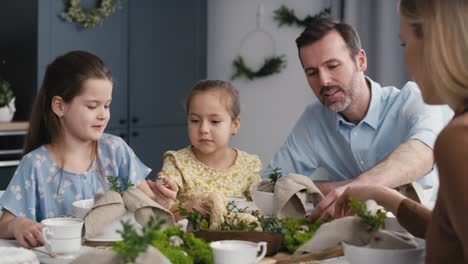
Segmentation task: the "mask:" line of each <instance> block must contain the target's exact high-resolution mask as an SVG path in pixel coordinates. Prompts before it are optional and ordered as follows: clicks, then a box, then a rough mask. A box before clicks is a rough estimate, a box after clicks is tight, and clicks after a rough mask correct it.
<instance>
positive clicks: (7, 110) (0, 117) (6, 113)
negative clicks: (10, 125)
mask: <svg viewBox="0 0 468 264" xmlns="http://www.w3.org/2000/svg"><path fill="white" fill-rule="evenodd" d="M15 111H16V108H15V97H13V98H12V99H11V100H10V102H9V103H8V104H7V105H5V106H4V107H1V108H0V122H10V121H11V120H12V119H13V115H14V114H15Z"/></svg>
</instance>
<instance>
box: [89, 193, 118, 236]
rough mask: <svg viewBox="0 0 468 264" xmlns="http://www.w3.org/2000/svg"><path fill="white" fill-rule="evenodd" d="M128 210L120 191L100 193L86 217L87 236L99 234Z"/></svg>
mask: <svg viewBox="0 0 468 264" xmlns="http://www.w3.org/2000/svg"><path fill="white" fill-rule="evenodd" d="M126 212H127V210H126V209H125V205H124V201H123V200H122V196H121V195H120V193H118V192H115V191H107V192H105V193H104V194H102V195H100V197H99V198H98V199H96V201H95V202H94V205H93V208H92V209H91V211H90V212H89V213H88V214H87V215H86V216H85V218H84V226H85V238H90V237H93V236H95V235H97V234H98V233H99V232H100V231H101V230H102V229H103V228H104V227H105V226H106V225H108V224H110V223H112V222H113V221H114V220H115V219H118V218H120V217H122V216H123V215H124V214H125V213H126Z"/></svg>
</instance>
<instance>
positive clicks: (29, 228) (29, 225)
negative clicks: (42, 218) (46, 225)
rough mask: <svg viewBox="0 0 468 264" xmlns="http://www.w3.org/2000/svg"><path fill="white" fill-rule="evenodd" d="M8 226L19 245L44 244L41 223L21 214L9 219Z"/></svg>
mask: <svg viewBox="0 0 468 264" xmlns="http://www.w3.org/2000/svg"><path fill="white" fill-rule="evenodd" d="M9 228H11V231H12V233H13V235H14V237H15V239H16V241H17V242H18V243H19V244H20V246H22V247H25V248H31V247H38V246H41V245H43V244H44V240H43V238H42V224H40V223H37V222H36V221H33V220H30V219H28V218H26V217H23V216H17V217H15V218H14V219H12V220H11V222H10V224H9Z"/></svg>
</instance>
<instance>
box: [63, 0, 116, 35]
mask: <svg viewBox="0 0 468 264" xmlns="http://www.w3.org/2000/svg"><path fill="white" fill-rule="evenodd" d="M64 3H65V11H64V12H62V13H61V17H62V18H63V19H64V20H65V21H68V22H71V23H77V24H79V25H81V26H82V27H83V28H88V29H89V28H94V27H96V26H97V25H102V23H103V22H104V19H106V18H107V17H109V16H110V15H111V14H113V13H114V12H115V11H116V10H117V7H118V5H119V0H100V3H99V6H98V7H96V8H92V9H90V10H85V9H83V7H82V6H81V4H80V0H64Z"/></svg>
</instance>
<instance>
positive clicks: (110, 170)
mask: <svg viewBox="0 0 468 264" xmlns="http://www.w3.org/2000/svg"><path fill="white" fill-rule="evenodd" d="M101 172H102V173H101ZM150 172H151V169H150V168H148V167H146V166H145V165H144V164H143V163H142V162H141V161H140V160H139V159H138V157H137V156H136V155H135V153H134V152H133V150H132V149H131V148H130V147H129V146H128V145H127V144H126V143H125V141H123V140H122V139H121V138H119V137H116V136H112V135H109V134H104V135H103V136H102V137H101V139H100V140H99V141H98V158H97V159H95V160H94V162H93V164H92V166H91V168H90V169H89V170H88V171H87V172H85V173H72V172H68V171H65V170H63V172H62V171H61V169H60V166H59V165H57V164H56V163H55V162H54V161H53V160H52V158H51V156H50V154H49V152H48V151H47V149H46V148H45V147H44V146H41V147H39V148H37V149H35V150H33V151H31V152H30V153H28V154H27V155H25V156H24V157H23V158H22V159H21V162H20V164H19V166H18V168H17V170H16V172H15V174H14V176H13V178H12V179H11V181H10V183H9V185H8V188H7V189H6V190H5V193H4V194H3V196H2V197H1V198H0V207H3V208H4V209H7V210H8V211H10V212H11V213H12V214H14V215H16V216H24V217H27V218H29V219H32V220H35V221H38V222H39V221H41V220H43V219H46V218H52V217H60V216H67V215H71V214H72V203H73V202H74V201H77V200H82V199H91V198H93V197H94V195H95V194H96V193H98V192H104V191H105V190H108V189H109V186H108V184H107V179H106V176H119V180H120V182H121V184H123V185H124V186H125V184H126V183H127V181H131V182H132V183H133V184H134V185H135V186H138V185H139V184H140V183H141V182H142V181H143V180H144V179H145V178H146V176H147V175H148V174H149V173H150ZM102 174H104V175H102Z"/></svg>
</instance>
